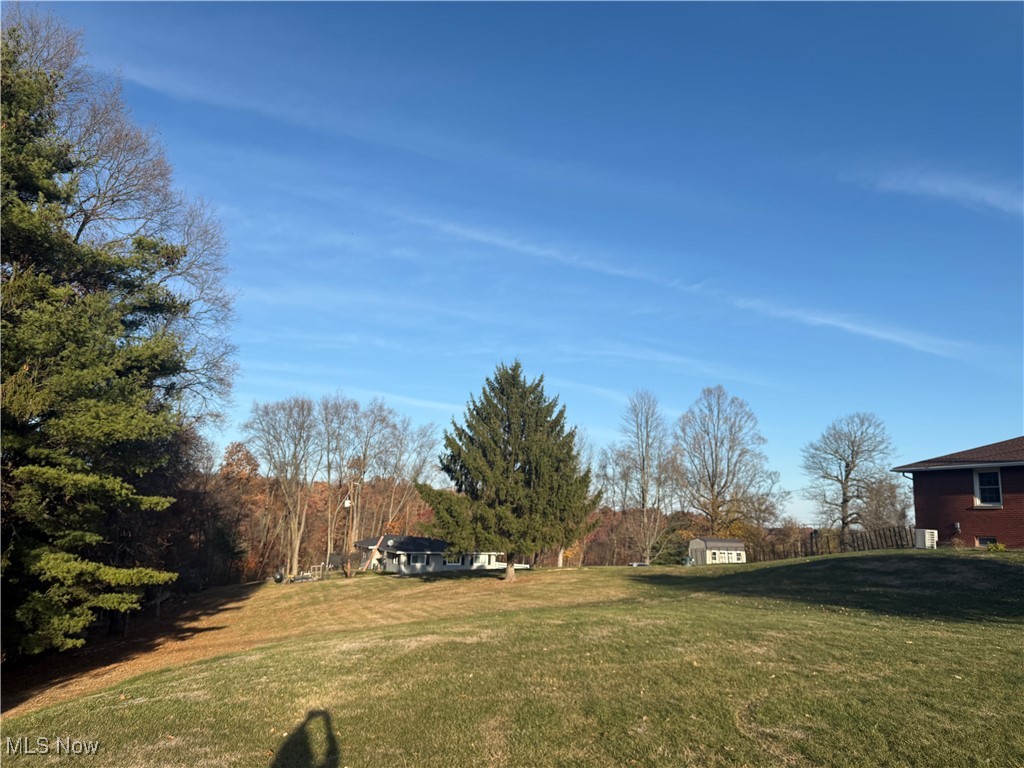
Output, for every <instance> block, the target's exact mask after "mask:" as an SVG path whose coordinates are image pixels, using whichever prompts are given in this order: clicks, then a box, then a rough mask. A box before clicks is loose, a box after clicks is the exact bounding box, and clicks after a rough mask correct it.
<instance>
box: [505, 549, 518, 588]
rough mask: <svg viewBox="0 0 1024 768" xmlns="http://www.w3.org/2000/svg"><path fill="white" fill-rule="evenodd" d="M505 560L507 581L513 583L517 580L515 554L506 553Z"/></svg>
mask: <svg viewBox="0 0 1024 768" xmlns="http://www.w3.org/2000/svg"><path fill="white" fill-rule="evenodd" d="M505 557H506V562H505V581H507V582H509V583H512V582H513V581H515V580H516V564H515V562H514V560H515V556H514V555H506V556H505Z"/></svg>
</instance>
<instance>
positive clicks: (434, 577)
mask: <svg viewBox="0 0 1024 768" xmlns="http://www.w3.org/2000/svg"><path fill="white" fill-rule="evenodd" d="M398 578H400V579H416V580H417V581H423V582H427V583H430V582H433V581H469V580H471V579H494V580H497V581H502V580H504V578H505V570H504V569H502V570H497V569H483V568H481V569H480V570H477V571H448V572H445V571H436V572H434V573H408V574H404V575H402V576H398Z"/></svg>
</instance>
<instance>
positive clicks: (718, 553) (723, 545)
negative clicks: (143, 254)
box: [690, 537, 747, 565]
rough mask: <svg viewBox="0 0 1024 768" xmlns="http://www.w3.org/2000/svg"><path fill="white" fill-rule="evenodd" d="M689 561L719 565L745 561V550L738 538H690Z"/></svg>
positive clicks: (694, 563) (697, 563)
mask: <svg viewBox="0 0 1024 768" xmlns="http://www.w3.org/2000/svg"><path fill="white" fill-rule="evenodd" d="M690 562H691V563H692V564H693V565H721V564H724V563H745V562H747V551H746V549H745V548H744V545H743V542H742V541H741V540H740V539H714V538H709V537H705V538H703V539H692V540H691V541H690Z"/></svg>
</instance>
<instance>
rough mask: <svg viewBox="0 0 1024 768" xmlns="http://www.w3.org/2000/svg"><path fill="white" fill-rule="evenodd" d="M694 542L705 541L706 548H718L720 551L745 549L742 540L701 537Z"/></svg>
mask: <svg viewBox="0 0 1024 768" xmlns="http://www.w3.org/2000/svg"><path fill="white" fill-rule="evenodd" d="M693 541H703V542H704V546H705V547H717V548H718V549H743V541H742V539H715V538H709V537H707V536H701V537H699V538H696V539H693Z"/></svg>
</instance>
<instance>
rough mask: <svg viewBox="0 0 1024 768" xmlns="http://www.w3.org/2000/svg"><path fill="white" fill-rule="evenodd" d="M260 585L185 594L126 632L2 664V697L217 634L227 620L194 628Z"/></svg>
mask: <svg viewBox="0 0 1024 768" xmlns="http://www.w3.org/2000/svg"><path fill="white" fill-rule="evenodd" d="M260 586H261V583H260V582H256V583H252V584H241V585H231V586H226V587H214V588H213V589H208V590H206V591H204V592H201V593H195V594H187V595H180V596H177V597H176V598H175V599H174V604H172V605H167V604H166V603H165V604H164V605H163V606H162V609H161V612H160V614H161V615H160V617H159V618H156V617H155V616H154V615H153V614H154V610H153V608H151V607H150V608H144V609H143V610H141V611H138V612H136V613H133V614H130V617H129V625H128V632H127V635H126V636H95V637H91V638H89V640H88V641H87V642H86V644H85V645H84V646H83V647H82V648H77V649H75V650H72V651H64V652H61V653H58V652H49V653H43V654H40V655H39V656H28V657H21V658H14V659H11V660H9V661H5V662H4V663H3V698H2V701H0V707H2V709H3V711H4V712H5V713H6V712H7V711H8V710H10V709H13V708H14V707H16V706H18V705H19V704H22V703H24V702H26V701H28V700H29V699H32V698H33V697H35V696H37V695H39V694H40V693H42V692H44V691H46V690H47V689H49V688H52V687H53V686H56V685H60V684H62V683H66V682H69V681H71V680H73V679H74V678H76V677H79V676H81V675H86V674H88V673H90V672H92V671H94V670H97V669H101V668H103V667H107V666H110V665H112V664H119V663H123V662H126V661H129V660H131V659H133V658H135V657H137V656H141V655H143V654H146V653H149V652H151V651H153V650H155V649H156V648H157V647H159V646H160V645H162V644H163V643H165V642H168V641H178V640H186V639H188V638H190V637H195V636H196V635H199V634H202V633H205V632H216V631H217V630H220V629H223V628H224V627H225V626H226V624H221V625H217V626H203V627H199V626H195V625H196V623H197V622H199V621H201V620H202V619H205V618H207V617H210V616H215V615H219V614H222V613H224V612H228V611H237V610H239V609H240V608H241V603H243V602H244V601H245V600H247V599H248V598H249V596H250V595H251V594H252V593H253V592H254V591H255V590H256V589H258V588H259V587H260Z"/></svg>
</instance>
